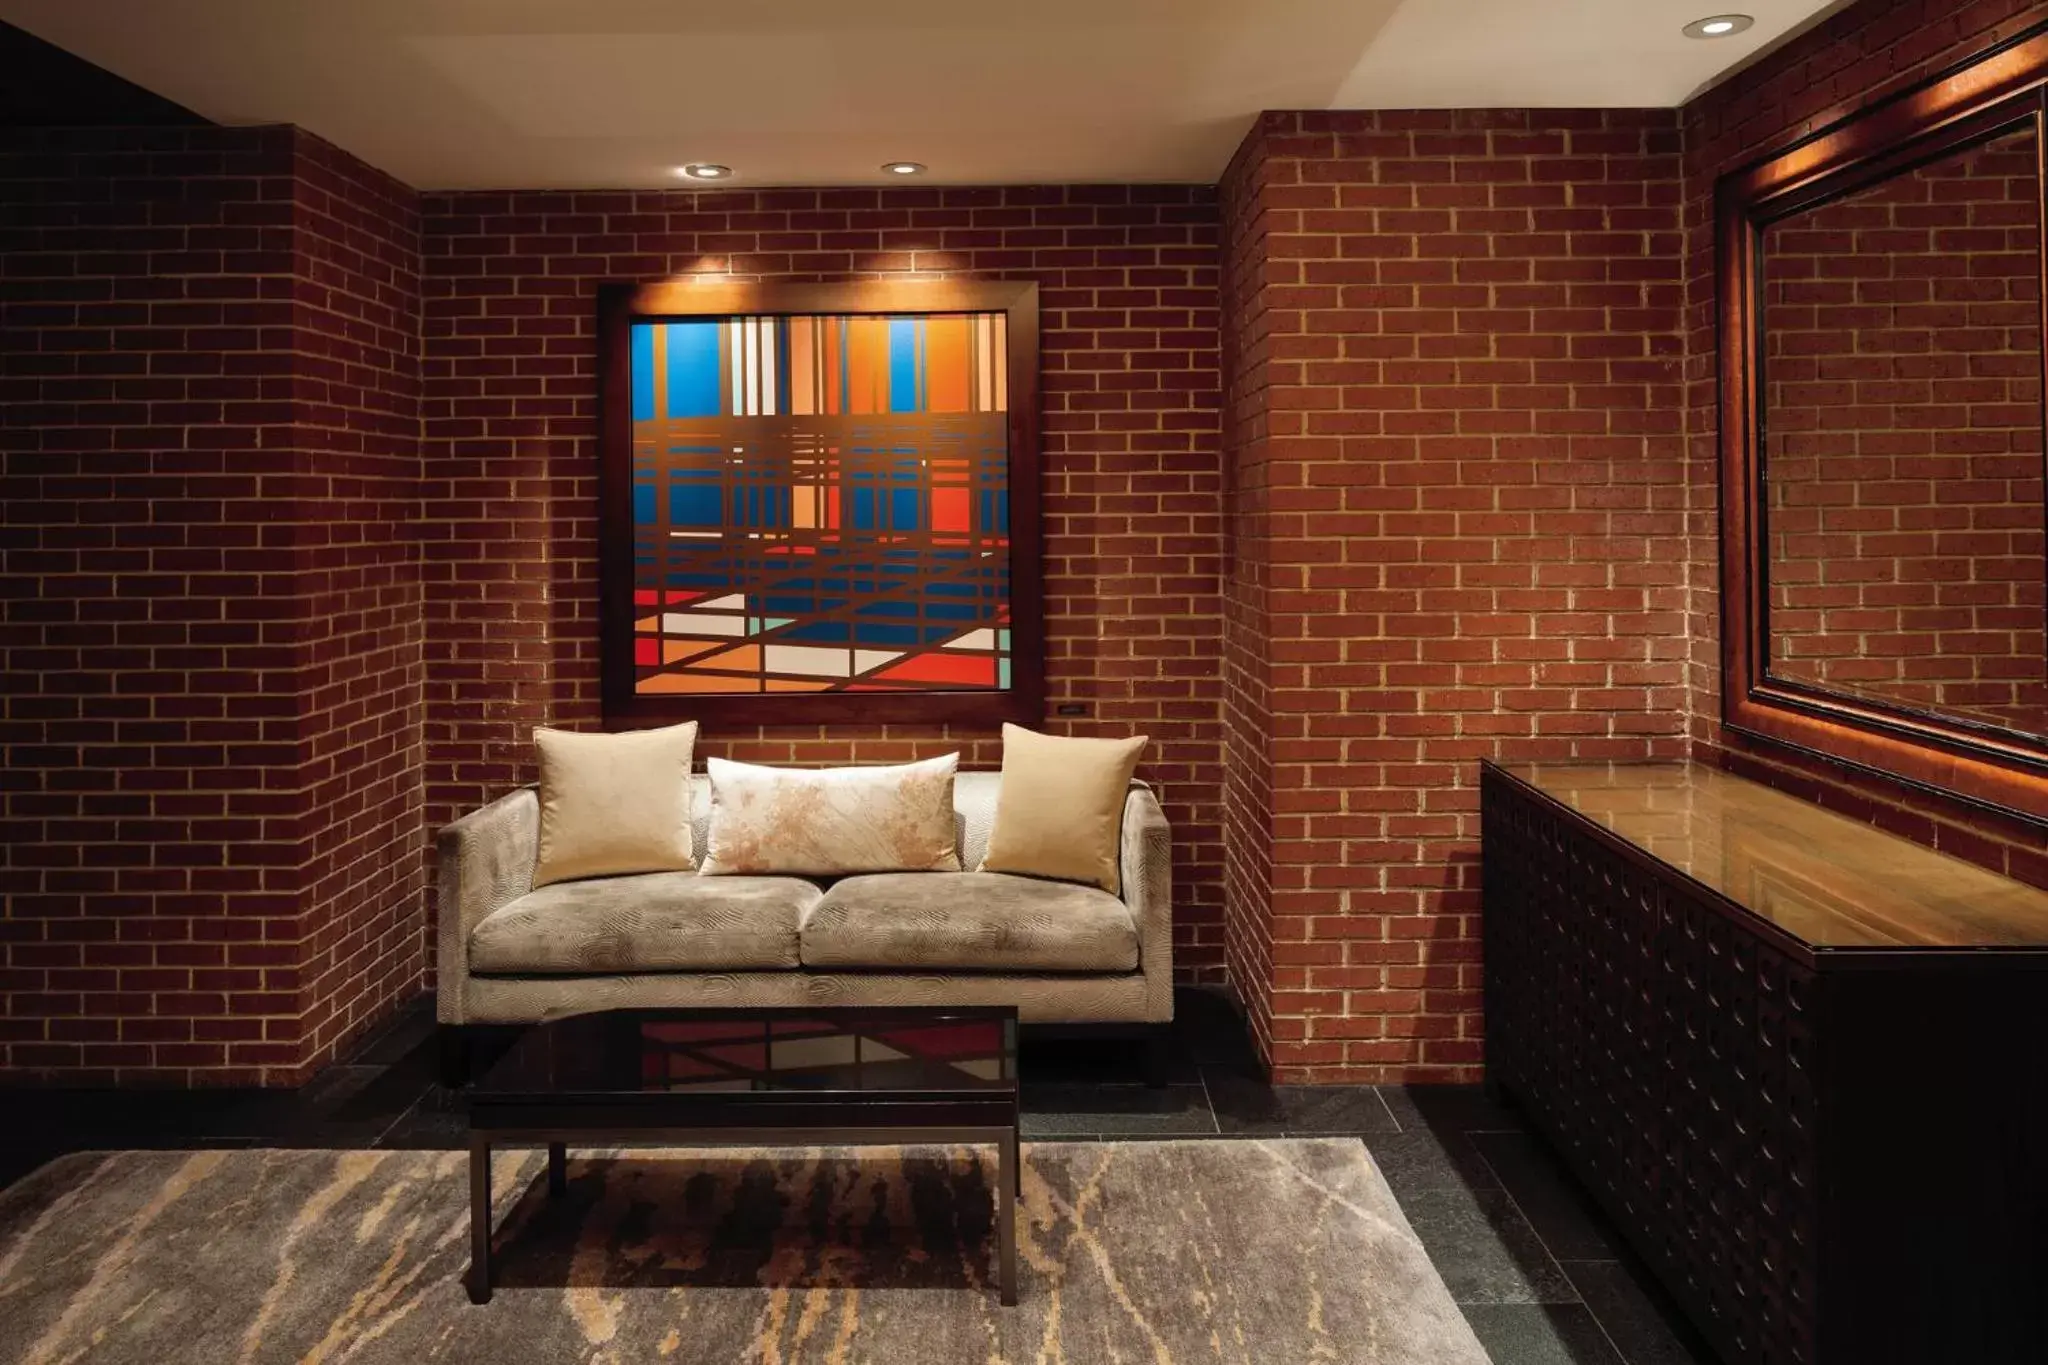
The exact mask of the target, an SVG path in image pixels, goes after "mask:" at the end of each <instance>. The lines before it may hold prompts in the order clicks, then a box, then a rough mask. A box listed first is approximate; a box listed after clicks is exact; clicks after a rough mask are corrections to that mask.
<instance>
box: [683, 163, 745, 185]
mask: <svg viewBox="0 0 2048 1365" xmlns="http://www.w3.org/2000/svg"><path fill="white" fill-rule="evenodd" d="M676 174H677V175H680V176H682V177H684V178H685V179H688V180H724V179H726V178H728V177H729V176H731V175H732V167H730V166H721V165H719V164H718V163H717V162H715V161H692V162H691V163H690V164H689V165H687V166H678V167H676Z"/></svg>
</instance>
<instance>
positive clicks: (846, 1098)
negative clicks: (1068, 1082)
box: [467, 1008, 1024, 1306]
mask: <svg viewBox="0 0 2048 1365" xmlns="http://www.w3.org/2000/svg"><path fill="white" fill-rule="evenodd" d="M873 1012H874V1013H875V1014H878V1015H884V1016H889V1017H901V1016H904V1015H912V1014H915V1013H916V1011H915V1010H890V1009H880V1008H877V1009H875V1010H874V1011H873ZM937 1012H938V1011H934V1013H937ZM624 1013H643V1012H641V1011H629V1012H624ZM644 1013H654V1012H652V1011H647V1012H644ZM675 1013H676V1014H677V1015H678V1016H679V1017H680V1016H682V1015H684V1014H687V1013H693V1012H686V1011H676V1012H675ZM736 1013H740V1012H738V1011H733V1012H726V1011H703V1012H702V1017H706V1018H709V1017H713V1016H716V1015H727V1016H728V1017H729V1016H730V1015H731V1014H736ZM746 1013H749V1014H761V1015H767V1014H768V1013H770V1012H768V1011H759V1012H755V1011H748V1012H746ZM782 1013H786V1014H787V1015H788V1016H789V1017H791V1018H792V1019H801V1018H816V1017H820V1016H847V1015H855V1014H858V1013H860V1011H856V1010H851V1009H840V1010H803V1009H790V1010H787V1011H782ZM946 1013H948V1014H954V1013H964V1011H947V1012H946ZM1001 1014H1007V1015H1008V1016H1009V1019H1010V1021H1011V1024H1010V1033H1009V1037H1010V1038H1011V1039H1012V1040H1013V1042H1012V1046H1013V1047H1014V1038H1015V1024H1014V1018H1015V1016H1014V1012H1011V1011H1001V1012H989V1016H990V1017H999V1015H1001ZM1013 1055H1014V1053H1013ZM1011 1081H1012V1084H1011V1085H1010V1086H1009V1087H1008V1088H1007V1089H993V1088H992V1089H989V1090H987V1091H976V1090H971V1089H962V1090H960V1091H958V1092H953V1093H946V1094H943V1095H940V1094H935V1093H934V1092H932V1091H915V1092H902V1091H888V1090H875V1091H830V1092H810V1091H800V1090H775V1091H710V1092H687V1091H686V1092H681V1093H669V1092H664V1091H646V1092H638V1093H634V1092H621V1093H619V1094H617V1095H615V1096H597V1095H592V1096H585V1097H574V1096H567V1095H547V1094H542V1093H538V1092H513V1093H504V1094H493V1093H491V1092H489V1091H488V1090H487V1089H485V1090H479V1091H478V1092H476V1093H474V1094H473V1095H472V1097H471V1101H470V1114H469V1129H470V1133H469V1190H470V1269H469V1275H468V1280H467V1287H468V1290H469V1299H470V1302H471V1303H489V1302H490V1299H491V1233H492V1220H491V1152H492V1150H493V1149H494V1148H496V1147H528V1148H531V1147H540V1146H545V1147H546V1148H547V1153H548V1194H549V1195H550V1197H554V1196H559V1195H561V1194H562V1193H563V1192H564V1191H565V1190H566V1188H567V1184H568V1148H569V1147H570V1146H571V1145H572V1144H573V1145H578V1146H604V1147H620V1146H638V1145H656V1144H676V1145H687V1146H699V1147H703V1146H714V1147H715V1146H776V1145H798V1146H830V1147H844V1146H861V1145H894V1144H906V1143H921V1142H930V1143H950V1144H962V1145H970V1144H971V1145H980V1144H983V1143H987V1144H990V1145H992V1146H994V1147H995V1148H996V1151H997V1154H998V1156H997V1167H998V1170H997V1181H996V1190H995V1200H996V1236H997V1272H998V1279H997V1284H998V1289H999V1292H1000V1295H1001V1300H1002V1302H1003V1304H1004V1305H1005V1306H1009V1305H1013V1304H1015V1303H1016V1302H1017V1199H1018V1197H1019V1196H1020V1195H1021V1193H1022V1191H1023V1179H1024V1172H1023V1166H1022V1163H1021V1160H1020V1154H1019V1151H1018V1145H1019V1132H1018V1103H1017V1090H1016V1086H1015V1083H1014V1082H1015V1077H1014V1075H1013V1076H1012V1077H1011Z"/></svg>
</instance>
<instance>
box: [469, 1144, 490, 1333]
mask: <svg viewBox="0 0 2048 1365" xmlns="http://www.w3.org/2000/svg"><path fill="white" fill-rule="evenodd" d="M469 1301H470V1302H471V1303H489V1302H490V1301H491V1144H490V1142H489V1140H487V1139H485V1138H480V1137H474V1136H472V1137H471V1138H470V1140H469Z"/></svg>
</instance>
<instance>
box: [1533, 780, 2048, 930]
mask: <svg viewBox="0 0 2048 1365" xmlns="http://www.w3.org/2000/svg"><path fill="white" fill-rule="evenodd" d="M1495 766H1497V767H1498V768H1499V769H1500V770H1501V771H1502V772H1504V773H1506V774H1507V775H1508V776H1509V777H1512V778H1514V779H1515V780H1516V781H1519V782H1522V783H1524V784H1526V785H1528V786H1529V787H1532V788H1534V789H1535V790H1536V791H1538V792H1541V793H1543V794H1544V795H1546V796H1548V797H1550V798H1551V799H1553V800H1555V801H1556V802H1558V803H1559V804H1560V805H1563V806H1565V807H1566V808H1568V809H1570V810H1573V811H1576V812H1577V813H1578V814H1580V815H1582V816H1584V817H1585V818H1587V819H1588V820H1591V821H1592V822H1593V823H1595V824H1597V825H1600V826H1602V827H1604V828H1606V829H1608V830H1610V831H1612V832H1613V833H1614V834H1616V835H1618V836H1620V837H1621V838H1622V839H1624V840H1626V841H1627V842H1629V843H1632V844H1635V845H1637V846H1639V847H1641V848H1643V849H1645V850H1647V851H1648V852H1649V853H1651V854H1653V855H1654V856H1656V857H1657V858H1658V859H1660V860H1661V861H1663V862H1665V863H1668V864H1670V865H1671V866H1672V867H1674V868H1676V869H1678V870H1679V871H1680V872H1682V873H1684V874H1685V875H1686V876H1688V877H1690V878H1692V879H1693V880H1694V881H1696V882H1698V883H1700V884H1701V885H1703V886H1705V887H1706V888H1707V889H1709V890H1711V891H1715V892H1718V893H1719V894H1720V895H1722V896H1725V897H1726V898H1727V899H1729V900H1731V901H1733V902H1735V903H1736V904H1737V905H1739V906H1741V907H1742V908H1744V909H1746V910H1748V911H1749V912H1750V913H1752V914H1754V915H1757V916H1759V917H1760V918H1762V919H1764V920H1767V921H1769V922H1770V923H1772V924H1774V925H1776V926H1777V927H1778V928H1779V929H1781V930H1783V931H1784V932H1786V933H1788V934H1790V935H1791V936H1792V937H1794V938H1796V939H1799V940H1801V941H1803V942H1805V943H1807V944H1809V945H1811V946H1813V947H1815V948H1857V949H1862V948H2048V891H2041V890H2037V889H2036V888H2034V887H2030V886H2027V885H2025V884H2024V883H2021V882H2016V881H2013V880H2012V879H2011V878H2009V877H2003V876H2000V875H1999V874H1997V873H1995V872H1990V871H1987V870H1985V869H1984V868H1981V867H1978V866H1977V865H1976V864H1974V863H1966V862H1964V861H1962V860H1961V859H1960V858H1954V857H1951V856H1949V855H1948V854H1944V853H1936V852H1934V851H1933V850H1932V849H1928V848H1924V847H1922V846H1921V845H1919V844H1916V843H1913V842H1911V841H1909V840H1907V839H1903V838H1900V837H1899V836H1897V835H1894V834H1887V833H1885V832H1884V831H1883V830H1880V829H1877V828H1875V827H1873V826H1870V825H1866V824H1863V823H1861V822H1860V821H1857V820H1852V819H1850V818H1848V817H1847V816H1844V815H1837V814H1835V813H1834V812H1833V811H1828V810H1823V809H1822V808H1821V807H1819V806H1816V805H1813V804H1811V803H1810V802H1806V801H1802V800H1800V799H1799V798H1798V797H1795V796H1787V795H1786V794H1785V793H1783V792H1779V791H1774V790H1772V789H1771V788H1769V787H1766V786H1763V785H1762V784H1760V783H1756V782H1751V781H1749V780H1748V779H1746V778H1741V777H1735V776H1733V775H1731V774H1728V773H1724V772H1722V771H1721V770H1720V769H1718V768H1714V767H1711V766H1709V765H1707V764H1703V763H1508V764H1497V765H1495Z"/></svg>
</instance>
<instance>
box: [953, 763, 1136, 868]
mask: <svg viewBox="0 0 2048 1365" xmlns="http://www.w3.org/2000/svg"><path fill="white" fill-rule="evenodd" d="M1145 742H1146V737H1145V736H1144V735H1134V736H1132V737H1131V738H1130V739H1068V738H1065V737H1062V736H1059V735H1041V734H1039V733H1038V732H1037V731H1035V730H1027V729H1025V728H1024V727H1023V726H1021V725H1005V726H1004V727H1003V785H1002V788H1001V790H1000V791H998V792H997V793H996V819H995V828H994V829H992V830H991V831H990V832H989V837H988V855H987V856H986V857H984V858H983V859H982V860H981V867H980V869H979V870H980V871H983V872H1021V873H1023V874H1024V875H1026V876H1030V877H1052V878H1055V879H1057V880H1059V881H1063V882H1087V883H1089V884H1090V885H1092V886H1099V887H1101V888H1102V889H1103V890H1104V891H1107V892H1109V893H1110V894H1111V895H1112V896H1114V895H1119V894H1121V887H1122V884H1123V883H1122V878H1121V877H1119V876H1118V875H1117V865H1118V855H1119V853H1120V852H1121V848H1122V843H1123V830H1124V798H1125V796H1126V795H1127V794H1128V792H1129V790H1130V785H1131V774H1132V773H1135V772H1136V771H1137V770H1138V755H1139V754H1141V753H1143V752H1144V750H1145Z"/></svg>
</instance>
